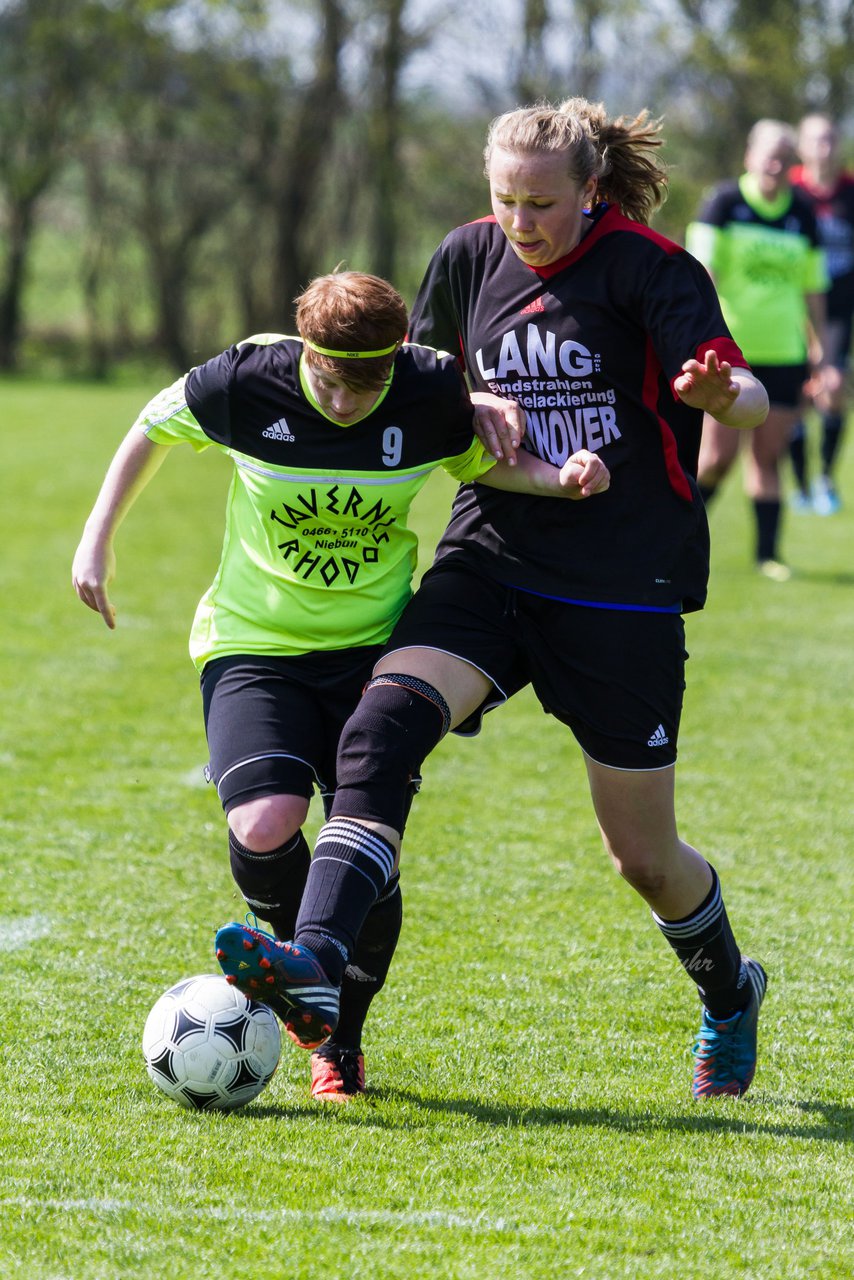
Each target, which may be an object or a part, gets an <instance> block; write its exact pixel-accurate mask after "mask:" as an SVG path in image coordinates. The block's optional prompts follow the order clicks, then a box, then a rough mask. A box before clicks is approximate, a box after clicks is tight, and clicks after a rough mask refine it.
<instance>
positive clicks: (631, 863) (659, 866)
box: [605, 840, 667, 898]
mask: <svg viewBox="0 0 854 1280" xmlns="http://www.w3.org/2000/svg"><path fill="white" fill-rule="evenodd" d="M605 847H606V849H607V850H608V854H609V856H610V858H611V861H612V863H613V864H614V867H615V868H616V870H617V871H618V872H619V874H620V875H621V876H622V878H623V879H624V880H625V881H626V883H627V884H630V885H631V886H632V888H633V889H634V890H636V892H637V893H639V894H640V895H641V897H643V898H648V897H657V896H658V895H659V894H660V893H661V891H662V889H663V888H664V885H665V882H666V880H667V874H666V867H665V865H664V862H663V860H662V859H661V858H659V857H657V856H656V855H655V854H654V853H653V852H652V850H651V849H650V848H649V847H648V846H646V845H643V844H640V843H632V842H631V841H628V842H623V843H621V844H618V845H615V844H614V843H612V842H609V841H607V840H606V841H605Z"/></svg>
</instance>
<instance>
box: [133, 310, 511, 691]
mask: <svg viewBox="0 0 854 1280" xmlns="http://www.w3.org/2000/svg"><path fill="white" fill-rule="evenodd" d="M301 358H302V343H301V342H300V341H299V339H297V338H290V337H286V336H282V335H278V334H262V335H256V336H255V337H252V338H249V339H247V341H245V342H241V343H238V344H237V345H235V346H233V347H230V348H229V349H228V350H227V351H224V352H223V353H222V354H221V355H218V356H216V357H214V358H213V359H212V360H209V361H208V362H207V363H206V364H204V365H201V366H199V367H198V368H196V369H193V370H191V371H190V373H188V374H187V375H186V376H185V377H183V378H180V379H179V380H178V381H177V382H176V383H174V385H173V386H171V387H169V388H167V389H166V390H165V391H163V392H161V393H160V394H159V395H158V396H156V397H155V398H154V399H153V400H152V401H151V402H150V403H149V404H148V405H147V406H146V408H145V409H144V410H143V412H142V413H141V415H140V417H139V418H138V419H137V426H138V427H139V428H140V430H142V431H143V432H144V433H145V434H146V435H147V436H148V438H149V439H150V440H152V441H154V442H155V443H157V444H166V445H172V444H178V443H182V442H185V443H189V444H190V445H192V446H193V447H194V448H195V449H198V450H200V449H204V448H207V447H209V446H214V447H217V448H219V449H221V450H223V451H224V452H225V453H227V454H228V456H229V457H230V458H231V460H232V462H233V464H234V472H233V475H232V480H231V486H230V489H229V493H228V498H227V503H226V524H225V535H224V539H223V547H222V556H221V559H220V564H219V568H218V570H217V573H216V576H215V578H214V580H213V582H212V583H211V585H210V587H209V588H208V590H207V591H206V592H205V594H204V596H203V597H202V599H201V601H200V602H199V606H198V609H197V610H196V616H195V619H194V622H193V627H192V631H191V635H190V654H191V657H192V659H193V661H194V662H195V664H196V666H197V667H198V668H199V669H200V670H201V668H202V667H203V666H204V664H205V663H206V662H208V661H210V660H211V659H212V658H217V657H222V656H224V655H226V654H234V653H249V654H282V655H292V654H300V653H308V652H312V651H316V650H330V649H349V648H352V647H354V646H359V645H370V644H380V643H382V642H383V641H384V640H386V638H387V637H388V635H389V633H390V632H391V629H392V627H393V626H394V624H395V622H396V621H397V619H398V617H399V616H400V613H401V611H402V610H403V607H404V605H405V604H406V602H407V601H408V600H409V598H410V595H411V593H412V588H411V582H412V576H413V573H414V571H415V567H416V552H417V539H416V535H415V534H414V533H413V532H412V530H411V529H409V528H408V527H407V518H408V515H409V510H410V507H411V505H412V501H413V499H414V498H415V496H416V494H417V493H418V491H419V490H420V489H421V488H422V486H423V485H424V484H425V482H426V481H427V478H428V477H429V475H430V473H431V472H432V471H434V470H435V469H436V468H437V467H444V468H445V470H446V471H448V472H449V473H450V474H451V475H452V476H454V477H455V479H457V480H459V481H470V480H476V479H477V478H478V477H479V476H482V475H484V474H485V473H486V472H487V471H488V470H489V469H490V468H491V467H492V466H493V465H494V459H492V458H490V457H489V455H488V454H486V453H485V451H484V450H483V448H482V446H481V445H480V442H479V441H478V440H477V439H476V437H475V436H474V433H473V430H472V407H471V403H470V401H469V398H468V393H467V391H466V389H465V386H464V383H463V380H462V376H461V374H460V371H459V368H458V366H457V362H456V361H455V360H454V359H453V358H452V357H451V356H449V355H446V354H444V353H440V352H437V351H434V350H433V349H431V348H428V347H422V346H415V345H410V344H405V345H404V346H403V347H402V348H401V350H400V351H399V352H398V354H397V356H396V358H395V362H394V366H393V370H392V375H391V377H390V379H389V382H388V384H387V386H386V387H385V389H384V390H383V392H382V393H381V395H380V398H379V400H378V401H377V403H376V404H374V406H373V408H372V409H371V410H370V412H369V413H368V414H366V415H365V416H364V417H363V418H361V419H360V420H358V421H356V422H353V423H349V424H347V425H346V426H343V425H341V424H339V423H337V422H334V421H332V420H331V419H330V418H328V417H327V416H326V415H325V414H324V413H323V412H322V410H321V409H320V407H319V405H318V404H317V402H316V401H315V400H314V398H313V397H312V395H311V392H310V389H309V387H308V384H307V382H306V381H305V378H304V377H303V376H301Z"/></svg>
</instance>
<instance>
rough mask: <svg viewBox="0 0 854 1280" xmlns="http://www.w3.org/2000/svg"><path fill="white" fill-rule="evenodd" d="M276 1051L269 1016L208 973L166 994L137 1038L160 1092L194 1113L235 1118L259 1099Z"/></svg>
mask: <svg viewBox="0 0 854 1280" xmlns="http://www.w3.org/2000/svg"><path fill="white" fill-rule="evenodd" d="M281 1050H282V1037H281V1032H280V1031H279V1024H278V1021H277V1020H276V1016H275V1014H274V1013H273V1011H272V1010H271V1009H269V1008H268V1007H267V1005H265V1004H258V1003H257V1002H256V1001H254V1000H247V998H246V996H245V995H243V994H242V992H240V991H238V990H236V988H235V987H231V986H229V984H228V983H227V982H226V980H225V978H224V977H221V976H220V975H215V974H211V973H203V974H201V975H200V976H199V977H196V978H185V979H184V980H183V981H182V982H176V983H175V986H174V987H170V988H169V990H168V991H164V993H163V995H162V996H161V997H160V999H159V1000H158V1001H157V1003H156V1004H155V1005H154V1007H153V1009H152V1010H151V1013H149V1015H148V1017H147V1018H146V1020H145V1028H144V1030H143V1033H142V1052H143V1056H144V1058H145V1066H146V1069H147V1071H148V1074H149V1075H150V1076H151V1079H152V1080H153V1081H154V1083H155V1084H156V1085H157V1087H158V1089H162V1090H163V1092H164V1093H165V1094H168V1096H169V1097H170V1098H172V1099H173V1101H175V1102H177V1103H179V1105H180V1106H182V1107H191V1108H195V1109H196V1110H197V1111H206V1110H218V1111H233V1110H234V1109H235V1108H236V1107H242V1106H243V1105H244V1104H245V1103H247V1102H251V1101H252V1099H253V1098H257V1096H258V1094H259V1093H260V1092H261V1090H262V1089H264V1088H265V1087H266V1086H267V1085H268V1084H269V1083H270V1080H271V1079H272V1077H273V1072H274V1071H275V1070H276V1067H277V1066H278V1065H279V1054H280V1053H281Z"/></svg>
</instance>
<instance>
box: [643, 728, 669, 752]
mask: <svg viewBox="0 0 854 1280" xmlns="http://www.w3.org/2000/svg"><path fill="white" fill-rule="evenodd" d="M669 741H670V739H669V738H668V736H667V734H666V733H665V732H664V725H663V724H660V725H659V726H658V728H657V729H656V731H655V733H654V734H653V735H652V737H651V738H648V739H647V743H646V745H647V746H648V747H666V746H667V744H668V742H669Z"/></svg>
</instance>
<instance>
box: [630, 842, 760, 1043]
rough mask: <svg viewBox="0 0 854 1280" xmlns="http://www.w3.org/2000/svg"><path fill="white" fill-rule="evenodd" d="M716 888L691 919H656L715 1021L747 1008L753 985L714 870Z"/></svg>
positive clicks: (713, 882) (713, 888)
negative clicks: (746, 976) (744, 968)
mask: <svg viewBox="0 0 854 1280" xmlns="http://www.w3.org/2000/svg"><path fill="white" fill-rule="evenodd" d="M709 870H710V871H711V873H712V887H711V889H710V890H709V892H708V894H707V895H706V897H705V898H704V899H703V901H702V902H701V903H700V905H699V907H697V909H696V911H692V912H691V914H690V915H689V916H685V917H684V919H682V920H662V918H661V916H658V915H656V914H655V912H654V911H653V913H652V918H653V920H654V921H655V923H656V924H657V925H658V927H659V929H660V930H661V932H662V933H663V934H664V936H665V938H666V939H667V941H668V942H669V943H670V945H671V947H672V948H673V950H674V951H675V952H676V954H677V956H678V957H679V960H680V963H681V964H682V967H683V969H684V970H685V972H686V973H687V974H688V977H689V978H691V979H692V981H693V982H696V984H697V989H698V991H699V993H700V999H701V1000H702V1001H703V1004H704V1005H705V1006H706V1008H707V1009H708V1011H709V1013H710V1014H711V1015H712V1017H713V1018H719V1019H721V1018H726V1017H728V1016H729V1015H730V1014H733V1013H736V1012H737V1011H738V1010H739V1009H744V1008H745V1007H746V1005H747V1004H748V1002H749V1000H750V984H749V983H748V982H745V972H744V970H743V967H742V963H741V952H740V951H739V949H738V947H737V945H736V941H735V938H734V937H733V933H732V929H731V928H730V923H729V918H728V916H727V913H726V907H725V906H724V902H723V897H722V896H721V886H720V882H719V880H718V876H717V872H716V871H715V869H714V867H711V866H710V867H709Z"/></svg>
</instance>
